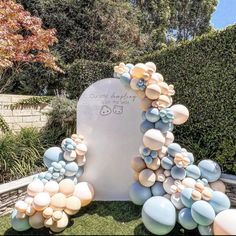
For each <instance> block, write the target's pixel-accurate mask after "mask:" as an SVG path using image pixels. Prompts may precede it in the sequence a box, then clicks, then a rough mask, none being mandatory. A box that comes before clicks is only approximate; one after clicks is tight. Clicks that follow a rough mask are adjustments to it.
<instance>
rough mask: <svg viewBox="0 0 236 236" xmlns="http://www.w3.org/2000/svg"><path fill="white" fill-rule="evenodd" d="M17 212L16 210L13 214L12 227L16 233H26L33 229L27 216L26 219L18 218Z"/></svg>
mask: <svg viewBox="0 0 236 236" xmlns="http://www.w3.org/2000/svg"><path fill="white" fill-rule="evenodd" d="M16 214H17V210H16V209H15V210H14V211H13V212H12V214H11V225H12V228H13V229H14V230H16V231H26V230H28V229H30V228H31V226H30V224H29V217H28V216H26V217H25V218H24V219H17V218H16Z"/></svg>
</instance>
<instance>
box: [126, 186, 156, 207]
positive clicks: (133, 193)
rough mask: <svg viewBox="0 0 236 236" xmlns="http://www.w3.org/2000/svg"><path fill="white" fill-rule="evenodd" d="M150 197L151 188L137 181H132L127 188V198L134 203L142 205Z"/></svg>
mask: <svg viewBox="0 0 236 236" xmlns="http://www.w3.org/2000/svg"><path fill="white" fill-rule="evenodd" d="M150 197H152V192H151V189H150V188H147V187H144V186H143V185H141V184H140V183H139V182H134V183H133V184H132V185H131V186H130V188H129V198H130V200H131V201H132V202H133V203H134V204H136V205H143V204H144V202H145V201H146V200H147V199H149V198H150Z"/></svg>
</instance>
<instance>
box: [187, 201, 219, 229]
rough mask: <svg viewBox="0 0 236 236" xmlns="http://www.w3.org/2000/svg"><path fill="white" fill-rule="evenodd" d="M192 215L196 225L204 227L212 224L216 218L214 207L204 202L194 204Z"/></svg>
mask: <svg viewBox="0 0 236 236" xmlns="http://www.w3.org/2000/svg"><path fill="white" fill-rule="evenodd" d="M191 214H192V217H193V219H194V220H195V221H196V223H197V224H199V225H203V226H208V225H210V224H212V223H213V221H214V219H215V216H216V215H215V211H214V209H213V207H212V206H211V205H210V204H209V203H208V202H206V201H203V200H200V201H196V202H194V203H193V205H192V207H191Z"/></svg>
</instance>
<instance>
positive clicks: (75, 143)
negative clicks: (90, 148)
mask: <svg viewBox="0 0 236 236" xmlns="http://www.w3.org/2000/svg"><path fill="white" fill-rule="evenodd" d="M83 140H84V138H83V136H81V135H76V134H73V135H72V136H71V138H66V139H64V140H63V141H62V144H61V148H59V147H51V148H49V149H48V150H46V152H45V153H44V156H43V162H44V164H45V165H46V166H47V168H48V170H47V171H46V172H42V173H40V174H39V175H37V176H35V178H34V180H33V181H32V182H31V183H30V184H29V185H28V187H27V196H26V197H25V199H24V200H20V201H18V202H16V204H15V209H14V211H13V213H12V215H11V223H12V227H13V228H14V229H15V230H16V231H25V230H28V229H29V228H31V227H32V228H34V229H40V228H42V227H47V228H50V230H51V231H53V232H61V231H63V230H64V229H65V228H66V227H67V225H68V223H69V218H68V216H70V215H74V214H76V213H77V212H78V211H79V210H80V208H81V207H83V206H86V205H88V204H89V203H90V202H91V201H92V199H93V196H94V190H93V187H92V185H91V184H89V183H87V182H79V183H78V179H79V177H80V176H81V175H82V174H83V166H84V164H85V163H86V157H85V154H86V152H87V146H86V145H85V144H84V142H83Z"/></svg>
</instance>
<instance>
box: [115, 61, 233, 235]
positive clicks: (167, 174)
mask: <svg viewBox="0 0 236 236" xmlns="http://www.w3.org/2000/svg"><path fill="white" fill-rule="evenodd" d="M114 77H116V78H119V79H120V81H121V83H122V84H123V85H124V86H126V87H127V88H131V89H132V90H134V92H135V93H136V94H137V96H138V97H140V98H141V106H140V108H141V110H142V123H141V125H140V130H141V132H142V133H143V145H142V146H141V147H140V150H139V154H140V155H139V156H137V157H135V158H134V159H133V160H132V163H131V166H132V169H133V170H134V180H135V181H136V182H134V183H133V184H132V185H131V187H130V191H129V196H130V199H131V201H132V202H133V203H134V204H137V205H143V208H142V221H143V223H144V225H145V227H146V228H147V229H148V230H149V231H150V232H152V233H154V234H158V235H164V234H168V233H169V232H170V231H171V230H172V229H173V228H174V226H175V224H176V221H177V222H178V223H179V224H180V225H181V226H182V227H183V228H185V229H188V230H192V229H195V228H197V227H198V230H199V232H200V233H201V234H202V235H209V234H224V233H223V232H227V233H228V234H229V232H230V233H231V234H232V232H233V234H236V227H234V229H233V230H232V227H231V228H230V227H229V226H228V225H229V224H227V223H225V219H224V217H226V218H227V219H230V218H232V217H233V216H235V215H236V210H232V209H231V210H230V209H229V208H230V200H229V198H228V197H227V196H226V194H225V185H224V183H223V182H222V181H221V180H219V178H220V176H221V169H220V167H219V165H218V164H217V163H216V162H214V161H212V160H202V161H200V162H199V164H198V165H195V164H194V156H193V154H192V153H191V152H188V151H187V150H186V149H184V148H182V147H181V146H180V145H179V144H177V143H174V135H173V133H172V131H173V129H174V125H181V124H183V123H185V122H186V121H187V119H188V117H189V111H188V109H187V108H186V107H185V106H183V105H180V104H177V105H172V103H173V99H172V96H173V95H174V94H175V90H174V86H173V85H171V84H170V85H168V84H167V83H166V82H164V79H163V76H162V75H161V74H160V73H157V72H156V65H155V64H154V63H152V62H147V63H146V64H143V63H138V64H136V65H132V64H124V63H120V64H119V65H118V66H115V67H114ZM230 230H231V231H230Z"/></svg>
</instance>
